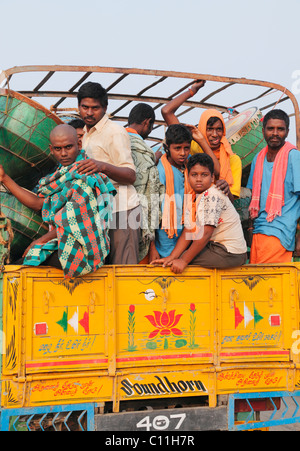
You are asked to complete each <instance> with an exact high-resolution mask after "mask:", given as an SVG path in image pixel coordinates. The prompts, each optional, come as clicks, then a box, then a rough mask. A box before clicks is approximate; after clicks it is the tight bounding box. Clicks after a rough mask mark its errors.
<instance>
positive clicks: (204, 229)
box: [153, 154, 247, 274]
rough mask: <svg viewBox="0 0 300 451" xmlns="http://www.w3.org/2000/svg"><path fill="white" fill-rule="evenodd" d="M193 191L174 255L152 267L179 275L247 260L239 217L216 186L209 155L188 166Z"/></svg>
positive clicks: (197, 156)
mask: <svg viewBox="0 0 300 451" xmlns="http://www.w3.org/2000/svg"><path fill="white" fill-rule="evenodd" d="M187 168H188V174H189V183H190V186H191V188H192V190H191V192H190V193H189V194H188V196H187V197H188V198H187V199H186V202H185V223H184V225H185V227H184V230H183V232H182V234H181V236H180V238H179V240H178V241H177V243H176V246H175V248H174V250H173V251H172V253H171V254H170V255H169V256H168V257H165V258H161V259H159V260H155V261H154V262H153V264H162V266H163V267H166V266H170V267H171V271H173V272H174V273H175V274H180V273H182V272H183V271H184V269H185V268H186V266H187V265H188V264H193V265H200V266H203V267H205V268H219V269H221V268H233V267H237V266H241V265H243V264H245V263H246V260H247V245H246V241H245V238H244V234H243V229H242V226H241V221H240V217H239V215H238V213H237V211H236V210H235V208H234V206H233V204H232V203H231V202H230V200H229V198H228V197H227V196H226V195H225V194H223V193H222V191H220V190H218V189H217V188H216V186H215V185H214V164H213V160H212V158H211V157H210V156H209V155H206V154H196V155H193V156H192V157H191V158H190V159H189V160H188V163H187Z"/></svg>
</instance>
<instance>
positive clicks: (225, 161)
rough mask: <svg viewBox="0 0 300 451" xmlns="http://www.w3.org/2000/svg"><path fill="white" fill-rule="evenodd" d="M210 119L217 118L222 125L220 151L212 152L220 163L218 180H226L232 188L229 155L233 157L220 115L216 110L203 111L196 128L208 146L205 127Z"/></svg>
mask: <svg viewBox="0 0 300 451" xmlns="http://www.w3.org/2000/svg"><path fill="white" fill-rule="evenodd" d="M211 117H217V118H218V119H220V121H221V122H222V124H223V130H224V133H223V137H222V139H221V144H220V150H219V152H214V154H215V155H216V157H217V159H218V160H219V161H220V166H221V170H220V177H219V178H220V180H226V182H227V183H228V185H229V186H232V185H233V176H232V172H231V168H230V155H233V152H232V149H231V145H230V144H229V142H228V140H227V139H226V127H225V122H224V119H223V116H222V114H221V113H220V112H219V111H218V110H214V109H212V108H210V109H208V110H205V111H204V112H203V113H202V115H201V118H200V121H199V125H198V128H199V130H200V131H201V133H202V135H203V136H204V138H205V139H206V141H207V143H208V144H209V142H208V139H207V135H206V127H207V122H208V120H209V119H210V118H211Z"/></svg>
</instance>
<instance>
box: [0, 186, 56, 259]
mask: <svg viewBox="0 0 300 451" xmlns="http://www.w3.org/2000/svg"><path fill="white" fill-rule="evenodd" d="M0 211H1V214H2V215H3V216H6V217H7V218H8V219H10V221H11V227H12V229H13V232H14V238H13V241H12V244H11V249H10V261H11V262H14V261H16V260H18V259H19V258H21V257H22V255H23V253H24V251H25V250H26V249H27V247H28V246H29V245H30V243H32V241H34V240H37V239H38V238H40V237H41V236H43V235H45V233H46V232H48V226H47V225H46V224H45V223H43V220H42V217H41V215H40V214H39V213H37V212H35V211H33V210H31V209H30V208H27V207H25V206H24V205H23V204H21V202H19V201H18V200H17V199H16V198H15V197H14V196H12V195H11V194H8V193H6V192H3V191H0Z"/></svg>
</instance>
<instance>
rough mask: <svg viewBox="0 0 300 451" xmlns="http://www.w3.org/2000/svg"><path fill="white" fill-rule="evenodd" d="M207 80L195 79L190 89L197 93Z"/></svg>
mask: <svg viewBox="0 0 300 451" xmlns="http://www.w3.org/2000/svg"><path fill="white" fill-rule="evenodd" d="M205 83H206V81H205V80H195V81H194V83H193V84H192V86H191V87H190V89H191V90H192V91H193V92H194V93H195V94H196V92H198V91H199V89H200V88H202V87H203V86H204V85H205Z"/></svg>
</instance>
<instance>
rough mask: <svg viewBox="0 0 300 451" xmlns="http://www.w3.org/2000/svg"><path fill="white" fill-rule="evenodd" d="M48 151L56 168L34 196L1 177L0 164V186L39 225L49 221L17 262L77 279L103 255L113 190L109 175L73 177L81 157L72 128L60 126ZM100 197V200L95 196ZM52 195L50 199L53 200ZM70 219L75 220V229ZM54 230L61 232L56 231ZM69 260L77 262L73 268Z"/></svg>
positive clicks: (51, 139) (90, 268)
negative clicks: (37, 216) (36, 216)
mask: <svg viewBox="0 0 300 451" xmlns="http://www.w3.org/2000/svg"><path fill="white" fill-rule="evenodd" d="M49 148H50V152H51V154H52V155H53V156H54V158H55V159H56V161H57V162H58V164H59V166H58V168H57V170H56V171H55V172H54V173H53V174H51V175H49V176H46V177H44V178H43V179H41V180H40V183H39V188H38V195H36V194H35V193H33V192H31V191H28V190H26V189H25V188H22V187H21V186H19V185H18V184H17V183H16V182H15V181H14V180H12V179H11V178H10V177H9V176H8V175H7V174H6V173H5V171H4V168H3V166H2V165H0V182H2V183H3V185H4V186H5V187H6V188H7V189H8V190H9V191H10V192H11V194H12V195H14V196H15V197H16V198H17V199H18V200H19V201H20V202H21V203H22V204H23V205H25V206H26V207H28V208H31V209H32V210H36V211H41V210H42V216H43V219H44V221H45V222H46V223H49V232H47V233H46V234H45V235H43V236H42V237H41V238H39V239H37V240H35V241H34V242H33V243H31V245H30V246H29V247H28V248H27V249H26V250H25V252H24V254H23V257H25V259H24V261H18V263H24V264H28V265H33V266H37V265H39V264H44V265H45V264H47V265H48V266H54V267H57V268H62V269H64V272H65V276H66V277H69V278H70V277H77V276H78V275H83V274H86V273H88V272H91V271H94V270H96V269H97V268H98V267H100V266H101V265H102V264H103V262H104V259H105V257H106V256H107V255H108V252H109V239H108V236H106V232H107V233H108V230H107V231H106V229H107V217H108V216H109V215H110V209H112V199H111V198H110V197H109V196H108V195H109V194H111V195H112V196H114V195H115V193H116V190H115V188H114V187H113V185H112V183H111V182H110V180H109V179H108V177H106V176H105V175H103V174H101V175H100V174H95V175H93V176H84V175H79V174H78V172H77V164H74V163H78V162H79V161H81V160H84V159H85V158H86V156H85V154H84V152H83V151H80V150H79V148H78V139H77V133H76V130H75V129H74V128H73V127H71V126H70V125H67V124H61V125H58V126H57V127H55V128H54V129H53V130H52V132H51V134H50V145H49ZM100 193H101V194H102V196H99V194H100ZM54 195H55V200H53V201H52V198H53V196H54ZM105 195H107V196H106V197H105ZM97 198H98V201H99V204H98V203H97ZM100 198H101V199H100ZM67 203H68V208H66V204H67ZM110 204H111V205H110ZM72 209H73V213H72V215H73V217H72V218H71V219H70V218H69V217H68V213H67V211H72ZM101 209H102V210H103V211H102V210H101ZM100 210H101V216H99V214H100ZM81 213H82V214H83V216H82V218H81V217H80V216H81ZM74 218H75V220H76V221H77V224H76V225H75V224H74ZM69 219H70V223H69V222H68V221H69ZM85 221H87V224H85ZM72 225H73V226H74V229H76V227H77V229H76V233H77V234H79V233H80V231H82V237H79V236H78V240H79V241H80V242H81V243H83V242H84V245H83V246H82V245H81V246H79V245H78V240H76V238H75V237H74V235H73V234H72ZM57 228H59V229H60V230H59V233H57V230H58V229H57ZM87 229H88V230H90V233H91V236H92V238H93V246H94V247H93V249H87V248H88V247H89V237H88V236H87V233H85V232H84V230H85V231H87ZM64 233H65V239H66V242H68V243H70V242H71V241H72V242H73V246H74V249H75V248H76V246H77V250H76V252H75V251H74V252H73V253H72V251H70V249H69V248H70V246H68V250H66V249H65V250H63V248H64V246H66V242H65V243H63V242H62V240H63V234H64ZM72 235H73V236H72ZM49 243H50V244H49ZM57 243H58V245H57ZM103 243H104V244H103ZM33 248H36V249H37V250H38V252H37V251H36V249H35V250H34V252H35V253H34V252H33V251H32V249H33ZM79 248H80V249H79ZM68 252H70V255H69V256H68V261H62V254H64V259H65V256H66V253H68ZM89 253H90V255H88V254H89ZM75 257H76V258H75ZM93 258H94V260H93ZM80 259H82V260H83V262H81V261H80ZM72 260H74V261H76V265H77V266H76V265H75V263H74V262H72ZM94 263H95V264H94ZM75 266H76V268H75ZM70 268H71V269H70Z"/></svg>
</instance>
